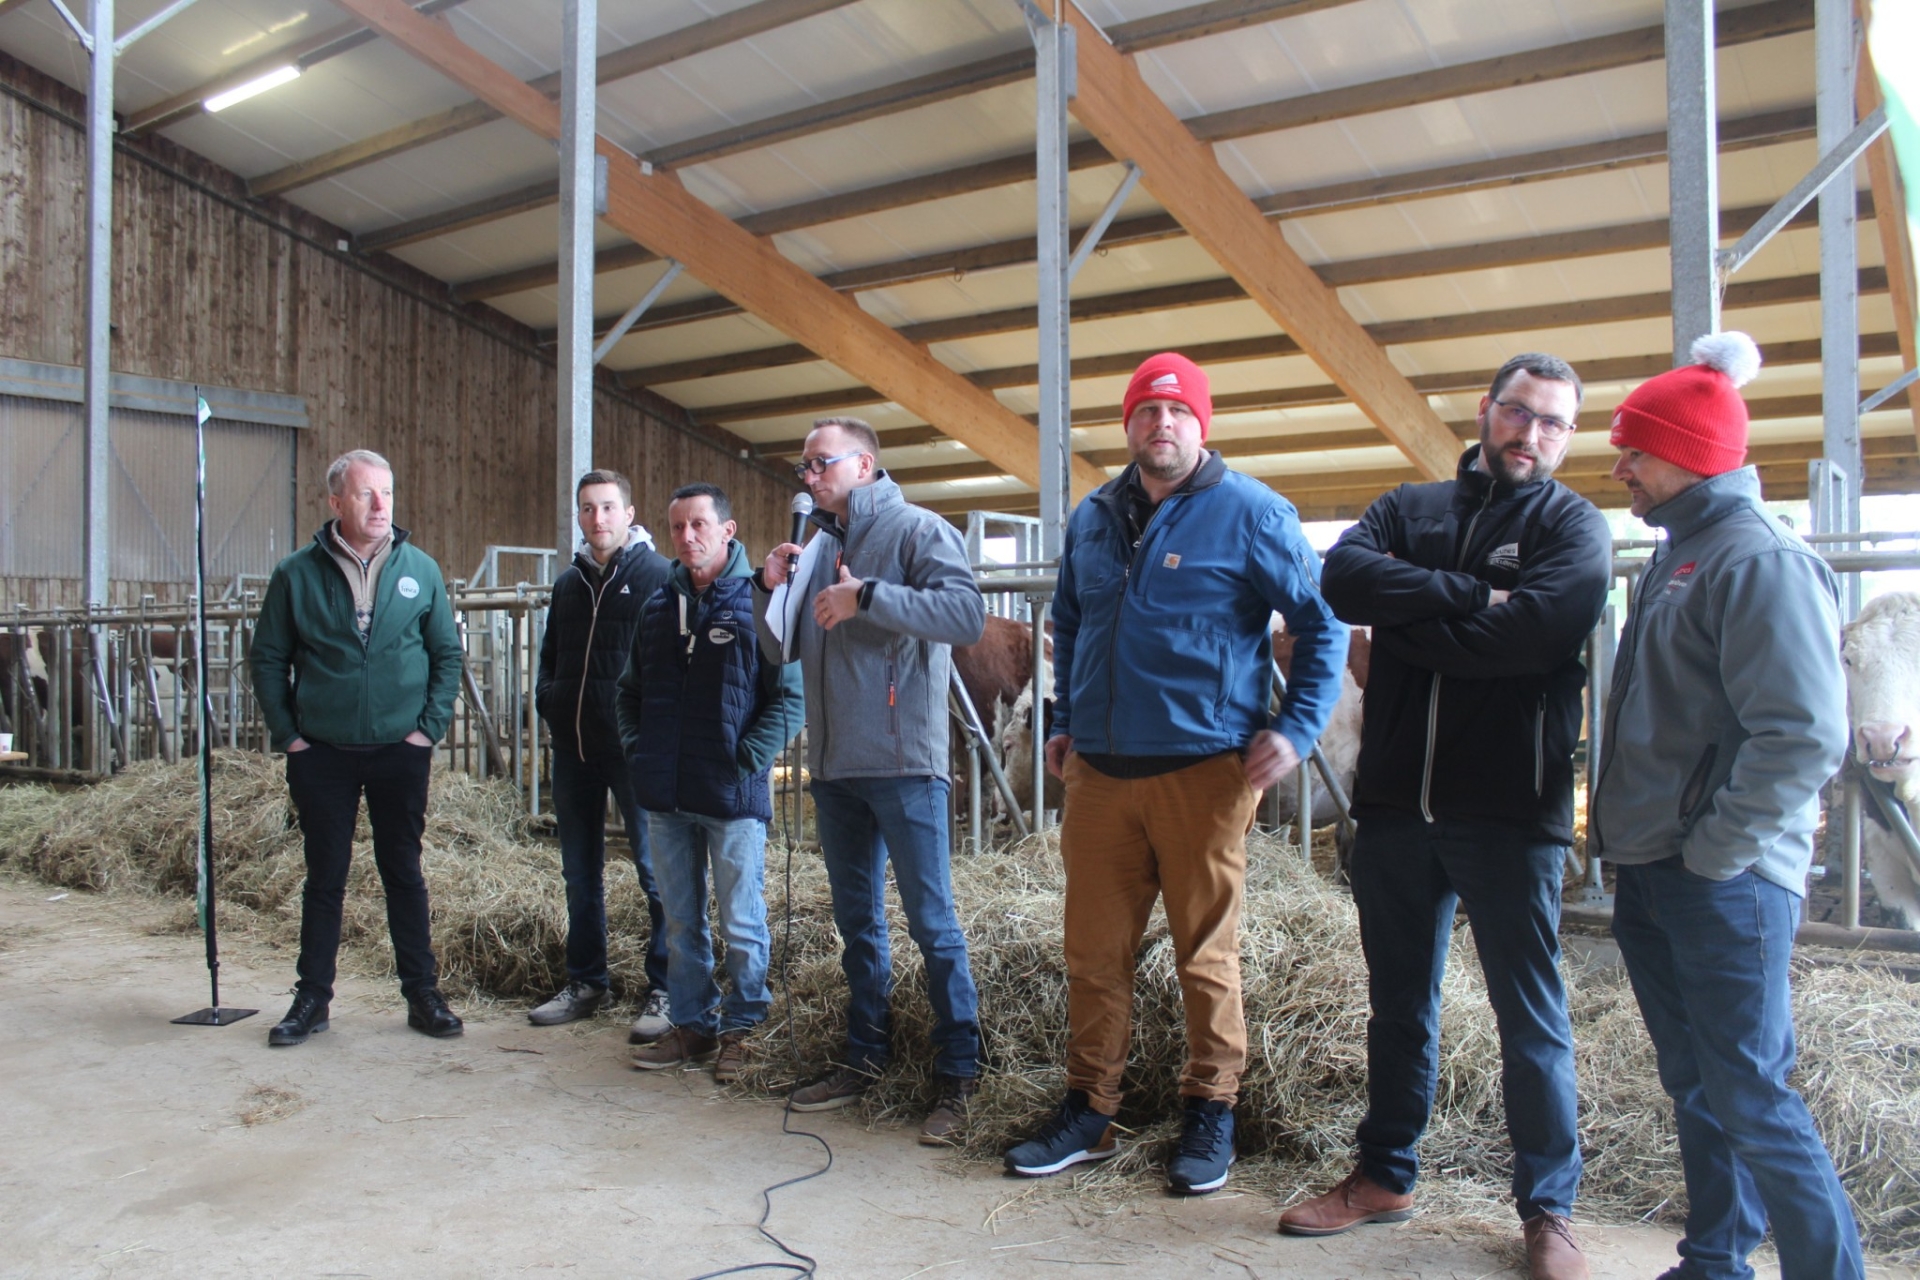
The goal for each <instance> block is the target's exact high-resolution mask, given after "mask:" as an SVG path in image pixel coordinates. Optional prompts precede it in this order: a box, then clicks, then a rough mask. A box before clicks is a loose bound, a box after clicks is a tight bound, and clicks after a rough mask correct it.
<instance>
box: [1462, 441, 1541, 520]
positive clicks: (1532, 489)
mask: <svg viewBox="0 0 1920 1280" xmlns="http://www.w3.org/2000/svg"><path fill="white" fill-rule="evenodd" d="M1480 448H1481V446H1480V445H1478V444H1473V445H1469V446H1467V451H1466V452H1465V453H1463V454H1461V455H1460V465H1459V466H1458V467H1456V468H1455V469H1454V482H1455V483H1456V484H1458V485H1459V486H1460V490H1461V492H1462V493H1464V494H1465V495H1466V496H1468V497H1470V498H1472V499H1473V501H1474V503H1475V504H1476V505H1478V504H1479V503H1482V502H1485V501H1487V494H1488V492H1489V491H1491V492H1492V494H1493V499H1494V501H1500V500H1502V499H1506V498H1511V497H1514V496H1516V495H1528V494H1534V493H1538V492H1539V491H1540V490H1541V489H1542V488H1543V487H1544V486H1545V485H1547V484H1549V483H1550V482H1551V479H1552V478H1551V477H1548V479H1545V480H1529V481H1527V482H1526V483H1525V484H1508V483H1507V482H1506V481H1504V480H1496V479H1494V477H1493V473H1492V472H1490V471H1482V470H1481V469H1480V468H1479V466H1478V465H1477V464H1478V463H1479V461H1480Z"/></svg>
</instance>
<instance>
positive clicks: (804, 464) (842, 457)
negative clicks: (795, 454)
mask: <svg viewBox="0 0 1920 1280" xmlns="http://www.w3.org/2000/svg"><path fill="white" fill-rule="evenodd" d="M860 453H861V451H860V450H858V449H855V450H854V451H853V452H852V453H836V454H835V455H834V456H833V457H831V458H802V459H800V461H798V462H796V463H794V464H793V474H794V476H795V477H796V478H797V479H801V480H805V479H806V478H807V473H808V472H809V471H811V472H812V473H813V474H814V475H816V476H822V475H825V474H826V473H827V468H828V467H830V466H832V465H833V464H834V463H836V462H845V461H846V460H847V459H848V458H857V457H859V456H860Z"/></svg>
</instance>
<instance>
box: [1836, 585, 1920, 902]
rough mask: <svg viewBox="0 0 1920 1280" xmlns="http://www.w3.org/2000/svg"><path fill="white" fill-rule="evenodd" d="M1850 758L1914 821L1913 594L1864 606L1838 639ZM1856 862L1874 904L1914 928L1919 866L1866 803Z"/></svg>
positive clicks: (1917, 765)
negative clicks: (1888, 787) (1869, 882)
mask: <svg viewBox="0 0 1920 1280" xmlns="http://www.w3.org/2000/svg"><path fill="white" fill-rule="evenodd" d="M1840 657H1841V660H1842V661H1843V662H1844V663H1845V664H1846V668H1847V718H1848V721H1849V722H1850V723H1851V725H1852V727H1853V758H1854V760H1855V761H1857V762H1858V763H1859V764H1860V765H1861V766H1862V767H1863V768H1865V769H1866V770H1867V772H1869V773H1870V774H1872V775H1873V776H1874V777H1875V778H1878V779H1879V780H1880V781H1882V782H1887V783H1891V784H1892V785H1893V789H1894V794H1895V795H1896V796H1898V797H1899V799H1900V801H1901V803H1902V804H1904V805H1905V807H1906V810H1907V814H1908V817H1909V821H1914V822H1920V592H1914V591H1898V592H1893V593H1891V594H1888V595H1884V596H1879V597H1876V598H1875V599H1872V600H1869V601H1868V602H1867V603H1866V605H1865V607H1863V608H1862V609H1861V610H1860V615H1859V616H1858V617H1856V618H1855V619H1854V620H1853V621H1852V622H1850V623H1848V624H1847V626H1846V627H1845V628H1844V629H1843V631H1842V633H1841V644H1840ZM1866 813H1867V821H1865V822H1863V823H1862V824H1861V833H1862V834H1861V850H1860V851H1861V856H1862V858H1863V859H1864V861H1865V864H1866V868H1867V871H1868V873H1869V874H1870V875H1871V876H1872V877H1873V888H1874V893H1875V894H1876V895H1877V896H1878V897H1879V899H1880V904H1881V905H1882V906H1884V907H1887V908H1888V909H1890V910H1892V911H1896V912H1898V913H1899V914H1900V915H1901V916H1902V917H1903V918H1904V919H1905V920H1906V922H1907V926H1908V927H1909V928H1912V927H1914V926H1916V925H1920V867H1916V866H1915V864H1914V860H1913V858H1912V857H1911V856H1910V855H1909V853H1908V851H1907V848H1906V845H1905V844H1904V843H1903V842H1902V841H1901V839H1900V837H1899V836H1897V835H1896V834H1895V833H1894V832H1893V830H1892V829H1891V828H1890V827H1888V826H1887V825H1885V824H1884V823H1883V822H1882V821H1880V820H1878V819H1879V814H1878V812H1877V811H1876V809H1875V806H1874V803H1873V801H1872V800H1871V799H1869V800H1868V801H1867V804H1866Z"/></svg>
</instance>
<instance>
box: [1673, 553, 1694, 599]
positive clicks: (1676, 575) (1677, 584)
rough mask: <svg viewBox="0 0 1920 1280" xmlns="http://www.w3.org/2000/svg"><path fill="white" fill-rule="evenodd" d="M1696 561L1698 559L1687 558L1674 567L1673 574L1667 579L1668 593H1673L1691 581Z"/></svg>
mask: <svg viewBox="0 0 1920 1280" xmlns="http://www.w3.org/2000/svg"><path fill="white" fill-rule="evenodd" d="M1698 563H1699V561H1697V560H1689V561H1687V562H1686V563H1685V564H1683V565H1681V566H1680V567H1679V568H1678V569H1675V570H1674V571H1673V576H1672V577H1671V578H1668V579H1667V594H1668V595H1673V594H1674V593H1676V592H1678V591H1680V590H1682V589H1684V588H1685V587H1686V585H1687V583H1688V582H1690V581H1692V578H1693V566H1694V565H1696V564H1698Z"/></svg>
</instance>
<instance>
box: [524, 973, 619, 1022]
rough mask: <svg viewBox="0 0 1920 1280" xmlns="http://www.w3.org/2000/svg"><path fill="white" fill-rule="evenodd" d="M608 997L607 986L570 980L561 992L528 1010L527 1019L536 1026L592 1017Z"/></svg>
mask: <svg viewBox="0 0 1920 1280" xmlns="http://www.w3.org/2000/svg"><path fill="white" fill-rule="evenodd" d="M606 998H607V989H606V988H605V987H590V986H588V985H587V984H586V983H584V982H569V983H568V984H567V985H566V986H564V987H562V988H561V989H560V994H558V995H556V996H555V997H554V998H553V999H551V1000H549V1001H547V1002H546V1003H545V1004H543V1005H539V1006H537V1007H535V1008H533V1009H529V1010H528V1011H527V1021H528V1022H531V1023H532V1024H533V1025H534V1026H536V1027H557V1026H559V1025H560V1024H561V1023H563V1022H574V1021H577V1020H579V1019H581V1018H591V1017H592V1016H593V1011H594V1010H595V1009H598V1008H599V1007H600V1002H601V1001H602V1000H605V999H606Z"/></svg>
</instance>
